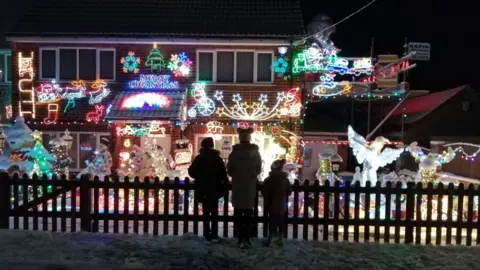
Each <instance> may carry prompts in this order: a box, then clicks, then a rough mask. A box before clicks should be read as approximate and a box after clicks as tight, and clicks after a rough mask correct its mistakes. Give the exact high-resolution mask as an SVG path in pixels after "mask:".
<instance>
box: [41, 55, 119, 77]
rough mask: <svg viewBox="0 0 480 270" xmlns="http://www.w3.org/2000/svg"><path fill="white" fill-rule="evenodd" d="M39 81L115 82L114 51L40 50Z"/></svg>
mask: <svg viewBox="0 0 480 270" xmlns="http://www.w3.org/2000/svg"><path fill="white" fill-rule="evenodd" d="M39 66H40V79H41V80H51V79H56V80H59V81H71V80H86V81H94V80H96V79H102V80H115V50H114V49H97V48H40V65H39Z"/></svg>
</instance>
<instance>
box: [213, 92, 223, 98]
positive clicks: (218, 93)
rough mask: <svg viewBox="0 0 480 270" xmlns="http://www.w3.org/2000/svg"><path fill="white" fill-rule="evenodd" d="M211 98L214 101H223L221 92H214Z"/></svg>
mask: <svg viewBox="0 0 480 270" xmlns="http://www.w3.org/2000/svg"><path fill="white" fill-rule="evenodd" d="M213 97H214V98H215V99H216V100H222V99H223V92H222V91H218V90H217V91H216V92H215V95H213Z"/></svg>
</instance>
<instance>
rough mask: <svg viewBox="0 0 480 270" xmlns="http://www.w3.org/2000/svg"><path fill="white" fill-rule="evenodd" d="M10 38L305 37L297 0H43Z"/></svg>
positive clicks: (27, 14) (21, 21)
mask: <svg viewBox="0 0 480 270" xmlns="http://www.w3.org/2000/svg"><path fill="white" fill-rule="evenodd" d="M37 2H38V3H37V4H36V5H35V6H34V7H33V8H32V9H30V10H29V11H27V12H26V14H25V16H24V18H23V19H22V20H20V22H19V23H18V24H17V25H16V26H15V27H14V28H13V30H12V31H11V32H10V35H11V36H28V35H42V34H44V35H59V34H62V35H68V34H72V35H77V36H79V35H80V36H81V35H88V36H91V35H95V36H105V35H108V36H149V37H155V36H196V37H198V36H242V37H265V38H275V37H276V38H278V37H300V36H304V35H305V32H304V26H303V20H302V14H301V10H300V5H299V1H298V0H262V1H258V0H42V1H37Z"/></svg>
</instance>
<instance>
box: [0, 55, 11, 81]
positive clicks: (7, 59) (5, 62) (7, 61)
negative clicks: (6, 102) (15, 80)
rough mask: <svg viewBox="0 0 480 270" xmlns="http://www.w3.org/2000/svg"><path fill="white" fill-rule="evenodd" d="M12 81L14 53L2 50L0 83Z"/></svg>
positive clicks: (0, 56)
mask: <svg viewBox="0 0 480 270" xmlns="http://www.w3.org/2000/svg"><path fill="white" fill-rule="evenodd" d="M11 82H12V54H11V53H10V52H4V53H3V52H0V83H11Z"/></svg>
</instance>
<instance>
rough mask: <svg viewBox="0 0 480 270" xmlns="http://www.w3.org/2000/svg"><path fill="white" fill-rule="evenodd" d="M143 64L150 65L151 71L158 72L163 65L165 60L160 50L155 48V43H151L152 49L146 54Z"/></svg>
mask: <svg viewBox="0 0 480 270" xmlns="http://www.w3.org/2000/svg"><path fill="white" fill-rule="evenodd" d="M145 66H147V67H150V70H151V71H152V72H158V71H160V70H161V69H162V68H164V67H165V61H164V60H163V56H162V54H161V53H160V50H158V48H157V43H154V44H153V49H152V50H151V51H150V54H149V55H148V56H147V61H145Z"/></svg>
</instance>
